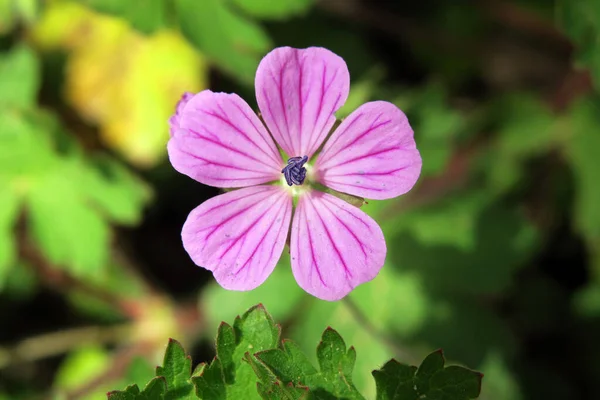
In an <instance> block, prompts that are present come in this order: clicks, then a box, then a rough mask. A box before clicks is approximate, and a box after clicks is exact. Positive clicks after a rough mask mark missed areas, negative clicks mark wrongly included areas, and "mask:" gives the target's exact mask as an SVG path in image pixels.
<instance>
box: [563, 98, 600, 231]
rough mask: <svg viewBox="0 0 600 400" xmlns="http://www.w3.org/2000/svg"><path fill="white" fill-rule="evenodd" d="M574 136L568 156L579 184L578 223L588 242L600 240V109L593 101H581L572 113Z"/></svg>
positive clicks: (577, 190) (573, 108) (568, 144)
mask: <svg viewBox="0 0 600 400" xmlns="http://www.w3.org/2000/svg"><path fill="white" fill-rule="evenodd" d="M570 115H571V130H572V137H571V139H570V140H569V141H568V142H567V146H568V147H567V148H566V152H567V156H568V158H569V162H570V164H571V168H572V169H573V175H574V178H575V184H576V194H575V209H574V214H575V221H576V224H577V227H578V229H579V230H580V231H581V232H582V233H583V234H584V235H585V236H586V237H587V238H589V239H591V240H593V239H598V240H600V207H598V204H600V185H598V171H600V157H598V152H597V149H599V148H600V135H599V134H598V126H600V109H599V108H598V104H597V103H594V101H593V99H591V98H589V99H582V100H580V101H578V102H577V103H575V104H574V105H573V106H572V108H571V110H570Z"/></svg>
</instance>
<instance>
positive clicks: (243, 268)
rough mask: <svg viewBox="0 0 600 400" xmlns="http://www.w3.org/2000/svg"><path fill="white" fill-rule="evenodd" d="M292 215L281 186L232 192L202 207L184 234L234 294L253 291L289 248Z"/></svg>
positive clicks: (195, 256)
mask: <svg viewBox="0 0 600 400" xmlns="http://www.w3.org/2000/svg"><path fill="white" fill-rule="evenodd" d="M291 213H292V200H291V198H290V197H289V195H288V193H287V192H286V191H285V190H283V189H282V188H280V187H276V186H255V187H250V188H244V189H239V190H235V191H233V192H228V193H225V194H222V195H219V196H216V197H213V198H212V199H210V200H208V201H206V202H204V203H202V204H201V205H200V206H198V207H197V208H196V209H194V210H193V211H192V212H191V213H190V215H189V216H188V218H187V220H186V222H185V224H184V226H183V230H182V234H181V236H182V240H183V246H184V248H185V250H186V251H187V252H188V254H189V255H190V257H191V258H192V260H193V261H194V262H195V263H196V264H197V265H198V266H200V267H203V268H206V269H208V270H210V271H212V272H213V275H214V277H215V279H216V280H217V282H218V283H219V284H220V285H221V286H222V287H223V288H225V289H229V290H242V291H243V290H251V289H254V288H256V287H258V286H259V285H261V284H262V283H263V282H264V281H265V280H266V279H267V277H268V276H269V275H270V274H271V272H272V271H273V269H274V268H275V265H276V264H277V261H278V260H279V257H280V256H281V253H282V252H283V247H284V246H285V241H286V237H287V233H288V228H289V225H290V220H291Z"/></svg>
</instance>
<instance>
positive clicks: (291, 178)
mask: <svg viewBox="0 0 600 400" xmlns="http://www.w3.org/2000/svg"><path fill="white" fill-rule="evenodd" d="M307 161H308V156H304V157H292V158H290V159H289V160H288V162H287V165H286V166H285V167H284V168H283V169H282V170H281V172H283V176H284V177H285V181H286V182H287V184H288V185H289V186H292V185H302V183H303V182H304V179H305V178H306V168H304V164H306V162H307Z"/></svg>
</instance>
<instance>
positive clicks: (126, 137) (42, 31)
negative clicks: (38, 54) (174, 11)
mask: <svg viewBox="0 0 600 400" xmlns="http://www.w3.org/2000/svg"><path fill="white" fill-rule="evenodd" d="M66 21H69V22H68V23H67V22H66ZM32 37H33V39H34V41H35V42H36V43H37V44H38V45H39V46H40V47H41V48H42V49H56V48H58V49H64V50H67V51H68V59H67V64H66V74H65V75H66V83H65V85H66V87H65V96H66V98H67V101H68V102H69V103H70V104H71V105H72V106H73V107H74V108H75V109H76V110H77V111H78V112H79V113H80V114H81V115H82V117H83V118H84V119H86V120H87V121H89V122H90V123H94V124H98V125H99V126H100V134H101V138H102V140H103V142H104V143H105V144H106V145H107V146H108V147H110V148H112V149H114V150H116V151H118V152H119V153H121V154H122V155H123V156H124V157H125V158H126V159H128V160H129V161H130V162H132V163H134V164H136V165H138V166H142V167H147V166H152V165H154V164H155V163H156V162H157V161H159V160H160V159H162V158H163V157H164V156H165V154H166V151H165V146H166V142H167V140H168V123H167V120H168V119H169V117H170V116H171V114H172V113H173V111H174V108H175V104H176V103H177V101H178V100H179V97H180V96H181V94H182V93H183V92H185V91H191V92H198V91H200V90H202V89H204V88H206V86H207V66H206V63H205V61H204V59H203V58H202V57H201V55H199V54H198V53H197V52H196V50H195V49H194V48H192V47H191V45H190V44H189V43H187V42H186V41H185V39H184V38H183V37H182V36H181V35H180V34H178V33H177V32H174V31H171V30H162V31H158V32H156V33H154V34H153V35H150V36H146V35H142V34H140V33H139V32H137V31H135V30H134V29H132V28H131V27H130V26H129V25H128V24H127V23H126V22H125V21H123V20H122V19H119V18H117V17H112V16H107V15H103V14H99V13H96V12H94V11H91V10H89V9H87V8H85V7H83V6H81V5H79V4H74V3H70V2H69V3H65V2H58V3H54V4H53V5H51V6H50V7H49V8H48V11H47V13H46V15H44V17H43V18H42V21H41V22H40V24H39V25H38V26H37V27H36V28H35V30H34V31H33V32H32Z"/></svg>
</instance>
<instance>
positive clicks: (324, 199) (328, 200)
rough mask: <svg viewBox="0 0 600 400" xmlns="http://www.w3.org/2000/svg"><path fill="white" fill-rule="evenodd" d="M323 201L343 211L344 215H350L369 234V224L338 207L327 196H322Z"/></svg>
mask: <svg viewBox="0 0 600 400" xmlns="http://www.w3.org/2000/svg"><path fill="white" fill-rule="evenodd" d="M322 199H323V201H324V202H326V203H328V204H330V205H332V206H333V207H337V208H339V209H340V210H342V211H344V212H345V213H346V214H348V215H350V216H351V217H352V218H354V219H356V220H357V221H359V222H360V223H361V224H363V225H364V226H365V227H366V228H367V229H368V230H369V232H371V227H370V226H369V224H367V223H366V222H365V221H364V220H363V219H361V218H360V217H358V216H356V215H355V214H354V213H351V212H350V211H348V210H347V209H345V208H343V207H340V206H339V205H337V204H335V203H334V202H333V201H332V200H331V199H330V198H328V197H327V196H323V197H322Z"/></svg>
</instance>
